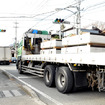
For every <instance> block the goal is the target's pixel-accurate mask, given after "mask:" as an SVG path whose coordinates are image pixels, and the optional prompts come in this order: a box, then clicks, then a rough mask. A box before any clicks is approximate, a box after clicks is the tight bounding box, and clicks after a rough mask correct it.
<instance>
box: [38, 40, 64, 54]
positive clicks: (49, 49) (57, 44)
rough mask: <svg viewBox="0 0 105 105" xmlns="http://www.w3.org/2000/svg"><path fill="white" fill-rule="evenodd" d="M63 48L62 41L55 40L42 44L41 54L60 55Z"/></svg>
mask: <svg viewBox="0 0 105 105" xmlns="http://www.w3.org/2000/svg"><path fill="white" fill-rule="evenodd" d="M61 47H62V40H57V39H53V40H50V41H45V42H42V43H41V49H42V50H41V51H40V54H60V53H61Z"/></svg>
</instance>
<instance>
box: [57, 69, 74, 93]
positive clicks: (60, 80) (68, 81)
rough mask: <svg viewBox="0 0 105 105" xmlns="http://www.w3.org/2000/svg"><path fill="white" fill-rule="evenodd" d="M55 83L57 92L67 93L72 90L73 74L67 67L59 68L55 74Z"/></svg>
mask: <svg viewBox="0 0 105 105" xmlns="http://www.w3.org/2000/svg"><path fill="white" fill-rule="evenodd" d="M55 83H56V87H57V89H58V91H60V92H61V93H69V92H71V91H72V88H73V73H72V72H71V71H70V70H69V68H68V67H60V68H59V70H58V71H57V73H56V78H55Z"/></svg>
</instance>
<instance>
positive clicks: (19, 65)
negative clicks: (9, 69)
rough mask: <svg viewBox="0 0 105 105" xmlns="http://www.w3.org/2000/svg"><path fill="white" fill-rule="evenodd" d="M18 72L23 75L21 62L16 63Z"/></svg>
mask: <svg viewBox="0 0 105 105" xmlns="http://www.w3.org/2000/svg"><path fill="white" fill-rule="evenodd" d="M18 72H19V74H23V71H22V62H21V61H19V62H18Z"/></svg>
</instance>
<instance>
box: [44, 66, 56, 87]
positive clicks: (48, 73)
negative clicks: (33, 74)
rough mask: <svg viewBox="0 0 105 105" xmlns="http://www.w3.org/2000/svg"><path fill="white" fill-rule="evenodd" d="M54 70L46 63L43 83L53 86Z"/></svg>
mask: <svg viewBox="0 0 105 105" xmlns="http://www.w3.org/2000/svg"><path fill="white" fill-rule="evenodd" d="M55 70H56V68H55V67H54V66H53V65H47V66H46V67H45V70H44V83H45V84H46V86H48V87H53V86H55Z"/></svg>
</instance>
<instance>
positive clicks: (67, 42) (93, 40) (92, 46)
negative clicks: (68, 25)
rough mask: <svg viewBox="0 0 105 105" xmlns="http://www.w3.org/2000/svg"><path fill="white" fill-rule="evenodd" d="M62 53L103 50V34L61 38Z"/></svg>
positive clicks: (104, 45)
mask: <svg viewBox="0 0 105 105" xmlns="http://www.w3.org/2000/svg"><path fill="white" fill-rule="evenodd" d="M62 45H63V46H64V47H63V48H62V49H61V53H62V54H72V53H74V54H77V53H79V54H81V53H97V52H105V36H102V35H91V34H89V33H88V34H84V35H76V36H72V37H67V38H63V39H62Z"/></svg>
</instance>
